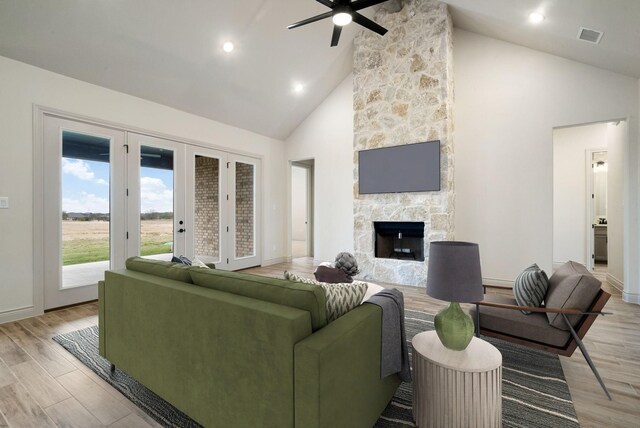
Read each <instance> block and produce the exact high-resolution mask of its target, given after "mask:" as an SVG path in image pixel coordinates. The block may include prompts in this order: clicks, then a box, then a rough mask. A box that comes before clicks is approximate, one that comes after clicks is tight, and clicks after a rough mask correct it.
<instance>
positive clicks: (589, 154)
mask: <svg viewBox="0 0 640 428" xmlns="http://www.w3.org/2000/svg"><path fill="white" fill-rule="evenodd" d="M606 151H607V148H606V147H604V148H597V149H594V148H592V149H587V150H586V159H585V172H586V174H587V180H586V181H587V186H586V192H587V193H586V195H585V201H586V202H587V204H586V205H587V206H586V213H587V221H586V223H585V227H586V229H587V248H586V251H587V253H586V257H585V260H586V261H587V269H589V270H593V269H594V267H595V260H594V255H595V238H594V235H593V234H594V229H593V224H594V223H593V220H594V218H595V206H594V204H595V201H594V198H593V195H594V194H595V189H594V181H593V167H592V162H593V154H594V153H600V152H606Z"/></svg>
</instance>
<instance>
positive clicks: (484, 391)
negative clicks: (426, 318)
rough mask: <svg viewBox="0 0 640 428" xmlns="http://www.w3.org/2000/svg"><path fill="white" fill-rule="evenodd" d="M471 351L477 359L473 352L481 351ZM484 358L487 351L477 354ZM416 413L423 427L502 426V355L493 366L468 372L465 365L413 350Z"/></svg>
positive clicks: (465, 427)
mask: <svg viewBox="0 0 640 428" xmlns="http://www.w3.org/2000/svg"><path fill="white" fill-rule="evenodd" d="M428 333H432V332H428ZM421 334H425V333H421ZM436 339H437V337H436ZM414 340H415V339H414ZM474 340H480V339H476V338H474ZM482 342H483V344H487V345H489V346H491V345H490V344H488V343H487V342H484V341H482ZM438 343H439V341H438ZM433 346H435V345H433ZM440 346H442V345H440ZM491 347H492V348H493V346H491ZM494 349H495V348H494ZM468 350H469V351H470V353H471V355H469V359H471V360H473V359H474V355H473V354H474V351H476V352H477V351H482V350H481V349H477V348H476V349H469V348H468ZM496 351H497V350H496ZM444 352H467V350H465V351H449V350H446V351H444ZM498 354H499V352H498ZM483 357H486V353H485V352H482V354H480V355H477V358H478V359H483ZM476 361H477V360H476ZM413 415H414V418H415V420H416V423H417V425H418V427H420V428H431V427H433V428H453V427H464V428H473V427H478V428H480V427H482V428H485V427H487V428H488V427H502V358H501V356H500V359H499V361H498V365H497V366H495V364H494V367H493V368H490V369H488V370H483V371H465V368H464V367H461V368H452V367H447V364H439V363H438V362H434V361H432V360H431V359H429V358H427V357H425V356H424V355H422V354H421V353H420V352H419V351H414V352H413Z"/></svg>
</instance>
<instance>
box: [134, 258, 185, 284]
mask: <svg viewBox="0 0 640 428" xmlns="http://www.w3.org/2000/svg"><path fill="white" fill-rule="evenodd" d="M125 266H126V267H127V269H129V270H133V271H136V272H142V273H148V274H150V275H155V276H159V277H162V278H168V279H174V280H176V281H182V282H186V283H189V284H192V281H191V275H190V274H189V269H190V266H187V265H184V264H179V263H172V262H166V261H164V260H153V259H145V258H142V257H130V258H128V259H127V261H126V262H125Z"/></svg>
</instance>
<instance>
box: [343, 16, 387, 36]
mask: <svg viewBox="0 0 640 428" xmlns="http://www.w3.org/2000/svg"><path fill="white" fill-rule="evenodd" d="M351 16H352V17H353V22H355V23H357V24H360V25H362V26H363V27H364V28H367V29H369V30H371V31H375V32H376V33H378V34H380V35H381V36H384V35H385V34H387V29H386V28H384V27H383V26H381V25H378V24H376V23H375V22H373V21H372V20H370V19H369V18H367V17H366V16H363V15H360V14H359V13H358V12H353V13H352V14H351Z"/></svg>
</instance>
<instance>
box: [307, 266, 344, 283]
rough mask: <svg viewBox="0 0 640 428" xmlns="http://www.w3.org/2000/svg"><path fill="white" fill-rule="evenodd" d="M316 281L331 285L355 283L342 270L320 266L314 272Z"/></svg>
mask: <svg viewBox="0 0 640 428" xmlns="http://www.w3.org/2000/svg"><path fill="white" fill-rule="evenodd" d="M314 276H315V277H316V280H318V281H320V282H328V283H329V284H340V283H346V282H349V283H350V282H353V278H352V277H350V276H349V275H347V274H346V273H344V271H343V270H342V269H338V268H334V267H327V266H318V268H317V269H316V271H315V272H314Z"/></svg>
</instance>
